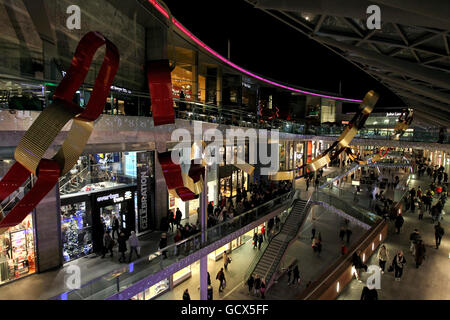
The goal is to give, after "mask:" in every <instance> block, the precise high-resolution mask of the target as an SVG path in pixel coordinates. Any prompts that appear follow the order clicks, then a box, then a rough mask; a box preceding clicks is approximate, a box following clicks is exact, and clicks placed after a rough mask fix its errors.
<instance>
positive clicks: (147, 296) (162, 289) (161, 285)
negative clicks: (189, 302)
mask: <svg viewBox="0 0 450 320" xmlns="http://www.w3.org/2000/svg"><path fill="white" fill-rule="evenodd" d="M169 290H170V280H169V279H164V280H161V281H160V282H158V283H156V284H154V285H153V286H151V287H150V288H147V289H146V290H145V291H143V292H141V293H138V294H137V295H135V296H134V297H132V298H131V300H151V299H155V298H156V297H158V296H160V295H162V294H164V293H166V292H167V291H169Z"/></svg>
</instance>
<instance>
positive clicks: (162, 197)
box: [154, 152, 169, 230]
mask: <svg viewBox="0 0 450 320" xmlns="http://www.w3.org/2000/svg"><path fill="white" fill-rule="evenodd" d="M154 163H155V191H154V192H155V218H156V221H155V225H156V229H157V230H160V226H161V219H162V218H163V217H166V216H167V210H168V208H169V194H168V192H167V184H166V180H165V179H164V175H163V172H162V169H161V165H160V164H159V162H158V159H157V156H156V152H155V162H154Z"/></svg>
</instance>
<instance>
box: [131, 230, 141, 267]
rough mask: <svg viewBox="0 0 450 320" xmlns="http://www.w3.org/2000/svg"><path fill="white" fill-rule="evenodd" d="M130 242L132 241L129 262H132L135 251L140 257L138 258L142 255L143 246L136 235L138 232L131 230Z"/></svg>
mask: <svg viewBox="0 0 450 320" xmlns="http://www.w3.org/2000/svg"><path fill="white" fill-rule="evenodd" d="M129 243H130V256H129V258H128V263H130V262H131V258H132V256H133V251H134V252H136V256H137V257H138V259H139V258H140V257H141V252H140V248H141V247H140V246H139V239H138V238H137V236H136V232H134V231H131V235H130V239H129Z"/></svg>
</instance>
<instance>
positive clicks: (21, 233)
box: [0, 213, 36, 284]
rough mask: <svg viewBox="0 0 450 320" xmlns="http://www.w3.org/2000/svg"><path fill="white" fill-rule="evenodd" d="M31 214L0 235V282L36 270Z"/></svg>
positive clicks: (17, 277)
mask: <svg viewBox="0 0 450 320" xmlns="http://www.w3.org/2000/svg"><path fill="white" fill-rule="evenodd" d="M35 262H36V258H35V242H34V229H33V215H32V214H31V213H30V214H29V215H28V216H27V217H26V218H25V219H24V220H23V221H22V223H20V224H18V225H16V226H14V227H11V228H8V230H6V231H5V232H3V233H2V234H1V235H0V284H2V283H5V282H8V281H11V280H15V279H19V278H21V277H23V276H26V275H29V274H33V273H35V272H36V267H35Z"/></svg>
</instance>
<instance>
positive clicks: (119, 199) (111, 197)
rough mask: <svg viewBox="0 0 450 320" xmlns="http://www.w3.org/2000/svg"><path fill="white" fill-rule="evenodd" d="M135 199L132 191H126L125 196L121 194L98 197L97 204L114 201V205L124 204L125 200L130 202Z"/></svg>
mask: <svg viewBox="0 0 450 320" xmlns="http://www.w3.org/2000/svg"><path fill="white" fill-rule="evenodd" d="M132 198H133V193H132V192H131V191H126V192H125V194H124V195H123V196H120V194H119V193H115V194H110V195H107V196H103V197H98V198H97V202H103V201H108V200H113V201H114V203H118V202H123V201H125V200H130V199H132Z"/></svg>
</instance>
